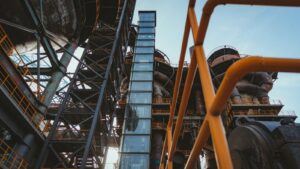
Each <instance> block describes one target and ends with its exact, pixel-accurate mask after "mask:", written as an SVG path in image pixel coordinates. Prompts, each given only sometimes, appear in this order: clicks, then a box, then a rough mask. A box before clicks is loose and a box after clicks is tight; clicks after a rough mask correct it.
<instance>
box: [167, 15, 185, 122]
mask: <svg viewBox="0 0 300 169" xmlns="http://www.w3.org/2000/svg"><path fill="white" fill-rule="evenodd" d="M189 34H190V23H189V20H188V16H187V19H186V22H185V27H184V35H183V40H182V47H181V52H180V57H179V65H178V68H177V73H176V80H175V85H174V89H173V97H172V103H171V107H170V117H169V121H168V126H169V127H172V125H173V118H174V113H175V109H176V104H177V98H178V90H179V86H180V83H181V77H182V69H183V63H184V58H185V53H186V48H187V43H188V38H189Z"/></svg>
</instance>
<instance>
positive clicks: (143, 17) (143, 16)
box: [140, 13, 155, 21]
mask: <svg viewBox="0 0 300 169" xmlns="http://www.w3.org/2000/svg"><path fill="white" fill-rule="evenodd" d="M154 20H155V13H140V21H154Z"/></svg>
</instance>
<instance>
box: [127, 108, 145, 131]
mask: <svg viewBox="0 0 300 169" xmlns="http://www.w3.org/2000/svg"><path fill="white" fill-rule="evenodd" d="M131 114H132V112H131ZM135 114H136V113H135ZM132 116H134V115H132ZM150 131H151V120H147V119H140V118H138V117H133V118H127V119H126V121H125V134H150Z"/></svg>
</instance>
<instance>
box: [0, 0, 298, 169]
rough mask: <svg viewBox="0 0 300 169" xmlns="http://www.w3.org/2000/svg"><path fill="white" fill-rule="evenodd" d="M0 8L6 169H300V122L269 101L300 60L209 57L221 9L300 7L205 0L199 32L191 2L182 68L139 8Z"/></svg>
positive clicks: (68, 0)
mask: <svg viewBox="0 0 300 169" xmlns="http://www.w3.org/2000/svg"><path fill="white" fill-rule="evenodd" d="M0 1H2V3H1V4H3V5H1V6H0V168H3V169H40V168H42V169H50V168H59V169H61V168H65V169H74V168H80V169H98V168H120V169H146V168H151V169H165V168H168V169H183V168H185V169H201V168H206V169H217V168H222V169H232V168H234V169H300V124H299V123H296V122H295V120H296V118H297V116H296V114H295V112H293V111H286V110H283V106H284V105H283V103H281V101H280V100H273V99H272V98H270V97H269V92H270V91H271V90H272V88H273V85H276V80H277V79H278V73H279V72H297V73H299V72H300V60H299V59H287V58H271V57H268V58H265V57H258V56H250V55H249V56H241V55H240V54H239V51H238V50H237V49H235V48H234V47H231V46H221V47H219V48H216V49H215V50H214V51H212V52H211V54H209V56H208V57H207V58H206V56H205V53H204V49H203V46H202V45H203V43H204V39H205V34H206V30H207V27H208V23H209V19H210V16H211V14H212V12H213V9H214V8H215V7H216V6H217V5H219V4H241V5H265V6H300V1H298V0H287V1H281V0H276V1H268V0H249V1H248V0H245V1H238V0H207V1H206V2H205V5H204V7H203V13H202V16H201V19H200V23H199V25H198V23H197V20H196V14H195V11H194V7H195V3H196V2H195V0H190V1H189V7H188V14H187V20H186V23H185V30H184V37H183V42H182V48H181V53H180V59H179V63H178V65H174V64H171V61H170V59H169V57H168V56H167V55H166V54H165V53H164V52H162V51H161V50H159V49H157V48H156V47H155V41H159V39H156V36H155V33H156V27H159V25H157V22H156V20H157V15H156V11H139V12H138V17H137V18H138V22H137V24H133V23H132V19H133V13H134V10H135V3H136V2H135V0H10V1H4V0H0ZM155 3H159V2H155ZM190 34H191V35H192V36H191V37H192V40H193V42H194V44H193V46H192V47H190V53H189V54H190V61H188V62H185V61H184V60H185V55H186V50H187V47H188V46H187V42H188V38H189V35H190ZM162 50H163V49H162ZM279 80H280V79H279ZM283 97H284V96H283ZM112 148H114V149H116V148H117V149H118V154H119V155H118V157H114V158H116V159H118V160H117V162H116V163H114V164H109V163H108V162H107V161H108V160H109V159H108V158H112V157H109V156H108V154H109V152H110V149H112Z"/></svg>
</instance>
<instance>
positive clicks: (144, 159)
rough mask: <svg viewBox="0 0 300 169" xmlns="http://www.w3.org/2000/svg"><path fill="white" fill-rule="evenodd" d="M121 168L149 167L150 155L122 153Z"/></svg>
mask: <svg viewBox="0 0 300 169" xmlns="http://www.w3.org/2000/svg"><path fill="white" fill-rule="evenodd" d="M121 159H122V160H121V165H120V166H121V167H120V168H121V169H147V168H149V155H147V154H122V156H121Z"/></svg>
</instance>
